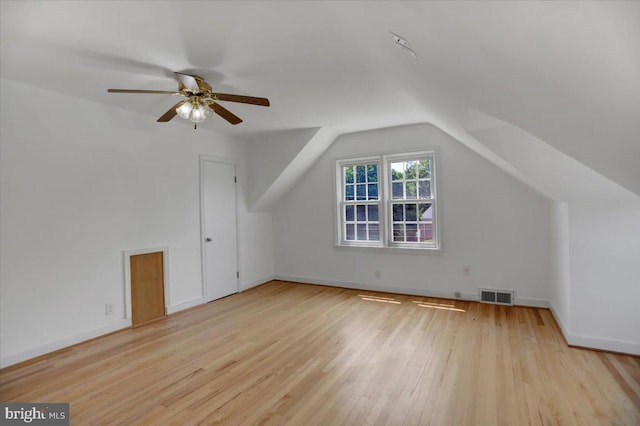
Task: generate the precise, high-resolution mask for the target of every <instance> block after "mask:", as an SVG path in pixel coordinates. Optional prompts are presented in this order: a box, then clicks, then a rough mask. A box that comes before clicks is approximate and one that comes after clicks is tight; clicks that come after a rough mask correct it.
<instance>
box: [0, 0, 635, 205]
mask: <svg viewBox="0 0 640 426" xmlns="http://www.w3.org/2000/svg"><path fill="white" fill-rule="evenodd" d="M1 4H2V6H1V11H0V12H1V14H0V15H1V26H0V31H1V34H0V49H1V55H2V56H1V61H0V75H1V76H2V78H6V79H10V80H16V81H19V82H22V83H26V84H29V85H33V86H38V87H41V88H45V89H49V90H53V91H57V92H61V93H65V94H71V95H73V96H77V97H79V98H85V99H88V100H91V101H95V102H98V103H102V104H106V105H112V106H116V107H121V108H125V109H129V110H132V111H137V112H143V113H146V114H148V116H149V120H155V119H156V118H157V117H159V116H160V115H161V114H162V113H164V111H166V109H167V108H168V107H169V106H171V105H172V99H170V98H169V99H167V98H166V97H164V96H160V95H159V96H154V95H119V94H108V93H107V92H106V89H107V88H139V89H160V90H173V89H174V88H175V87H176V82H175V79H174V77H173V75H172V72H173V71H184V72H195V73H197V74H199V75H202V76H203V77H205V78H206V79H207V80H208V81H209V82H210V83H212V84H213V85H214V88H215V89H216V90H217V91H220V92H232V93H240V94H248V95H254V96H265V97H268V98H269V99H270V100H271V102H272V107H271V108H269V109H263V108H259V107H253V106H247V105H237V104H227V105H225V106H227V107H228V108H229V109H230V110H232V111H233V112H235V113H236V114H238V115H240V116H241V117H242V118H244V119H245V122H244V123H242V124H240V125H238V126H234V127H232V126H230V125H229V124H228V123H226V122H224V121H222V120H220V119H217V118H216V119H211V120H207V122H205V123H203V125H202V127H205V128H207V129H210V130H213V131H218V132H222V133H226V134H230V135H238V136H249V135H251V136H253V137H254V138H255V136H256V135H259V134H260V133H262V132H269V131H279V130H284V129H291V128H310V127H322V128H328V129H331V131H332V132H334V133H336V134H341V133H346V132H352V131H359V130H367V129H372V128H379V127H385V126H393V125H401V124H408V123H414V122H425V121H429V122H432V123H434V124H435V125H443V123H449V126H451V125H452V124H451V123H454V124H453V125H454V126H458V127H459V128H460V129H465V128H467V127H468V128H467V130H476V129H477V128H478V126H479V125H480V126H485V127H486V126H490V125H491V118H496V119H498V120H499V121H500V122H502V123H508V124H510V125H513V126H516V127H519V128H521V129H523V130H524V131H526V132H528V133H530V134H531V135H534V136H535V137H536V138H538V139H539V140H542V141H544V142H546V143H548V144H550V145H552V146H553V147H555V148H556V149H558V150H559V151H561V152H564V153H565V154H568V155H569V156H571V157H573V158H574V159H576V160H578V161H579V162H581V163H583V164H585V165H587V166H589V167H590V168H592V169H594V170H596V171H597V172H599V173H601V174H603V175H604V176H606V177H607V178H609V179H611V180H613V181H615V182H617V183H618V184H620V185H622V186H623V187H626V188H627V189H629V190H631V191H632V192H634V193H635V194H637V195H640V124H639V123H640V119H639V118H640V2H634V1H630V2H613V1H611V2H582V1H581V2H547V1H544V2H481V1H478V2H475V1H474V2H464V1H459V2H413V1H412V2H398V1H393V2H383V1H377V2H355V1H351V2H320V1H314V2H292V1H283V2H273V1H259V2H220V1H215V2H214V1H212V2H205V1H198V2H189V1H175V2H169V1H167V2H164V1H163V2H160V1H158V2H142V1H140V2H138V1H128V2H115V1H106V2H99V1H90V2H75V1H74V2H62V1H55V2H49V1H34V2H26V1H16V2H13V1H3V2H2V3H1ZM389 31H393V32H395V33H398V34H400V35H402V36H403V37H405V38H406V39H407V40H409V42H410V43H411V46H412V47H413V48H414V50H415V51H416V53H417V55H418V57H417V58H413V57H411V56H408V55H406V54H405V53H404V52H402V51H401V50H400V49H398V48H396V46H394V44H393V42H392V40H391V38H390V37H389V34H388V32H389ZM52 108H55V105H52ZM470 111H478V112H480V113H481V114H480V115H479V116H482V117H488V118H489V119H488V120H484V121H483V123H478V121H477V120H473V119H471V120H470V119H469V117H470V116H471V117H473V114H471V113H470ZM70 121H72V118H71V117H70ZM185 124H186V123H184V122H182V121H181V120H179V119H175V120H174V121H173V122H171V123H169V124H160V123H158V125H159V126H160V125H165V126H180V125H185ZM114 125H117V123H114ZM445 127H446V126H445ZM187 129H188V127H186V125H185V131H187ZM254 138H252V139H254Z"/></svg>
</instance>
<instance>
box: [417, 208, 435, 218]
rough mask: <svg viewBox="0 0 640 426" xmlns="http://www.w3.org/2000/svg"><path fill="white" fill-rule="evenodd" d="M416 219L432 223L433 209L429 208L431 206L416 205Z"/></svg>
mask: <svg viewBox="0 0 640 426" xmlns="http://www.w3.org/2000/svg"><path fill="white" fill-rule="evenodd" d="M418 217H419V218H420V221H421V222H422V221H429V222H430V221H432V220H433V209H432V208H431V204H418Z"/></svg>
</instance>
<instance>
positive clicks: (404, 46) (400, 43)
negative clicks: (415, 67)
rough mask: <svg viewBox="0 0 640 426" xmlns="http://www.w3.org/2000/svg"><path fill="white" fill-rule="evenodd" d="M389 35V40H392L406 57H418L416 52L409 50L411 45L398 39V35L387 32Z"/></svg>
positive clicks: (400, 38)
mask: <svg viewBox="0 0 640 426" xmlns="http://www.w3.org/2000/svg"><path fill="white" fill-rule="evenodd" d="M389 35H390V36H391V39H393V41H394V42H395V43H396V46H398V48H399V49H400V50H402V51H403V52H404V53H406V54H407V55H411V56H413V57H414V58H417V57H418V55H416V52H415V51H414V50H413V49H412V48H411V45H410V44H409V42H408V41H407V40H405V39H404V38H402V37H400V36H399V35H398V34H394V33H392V32H391V31H389Z"/></svg>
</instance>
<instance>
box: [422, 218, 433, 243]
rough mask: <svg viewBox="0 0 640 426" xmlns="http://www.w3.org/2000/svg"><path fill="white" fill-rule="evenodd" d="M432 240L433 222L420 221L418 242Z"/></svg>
mask: <svg viewBox="0 0 640 426" xmlns="http://www.w3.org/2000/svg"><path fill="white" fill-rule="evenodd" d="M424 241H433V223H431V222H420V242H424Z"/></svg>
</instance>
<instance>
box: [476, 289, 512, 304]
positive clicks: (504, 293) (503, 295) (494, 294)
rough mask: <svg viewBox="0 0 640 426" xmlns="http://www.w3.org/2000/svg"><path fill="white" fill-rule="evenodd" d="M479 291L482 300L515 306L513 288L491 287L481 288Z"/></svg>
mask: <svg viewBox="0 0 640 426" xmlns="http://www.w3.org/2000/svg"><path fill="white" fill-rule="evenodd" d="M479 291H480V301H481V302H484V303H494V304H496V305H509V306H513V296H514V291H513V290H492V289H489V288H481V289H480V290H479Z"/></svg>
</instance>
